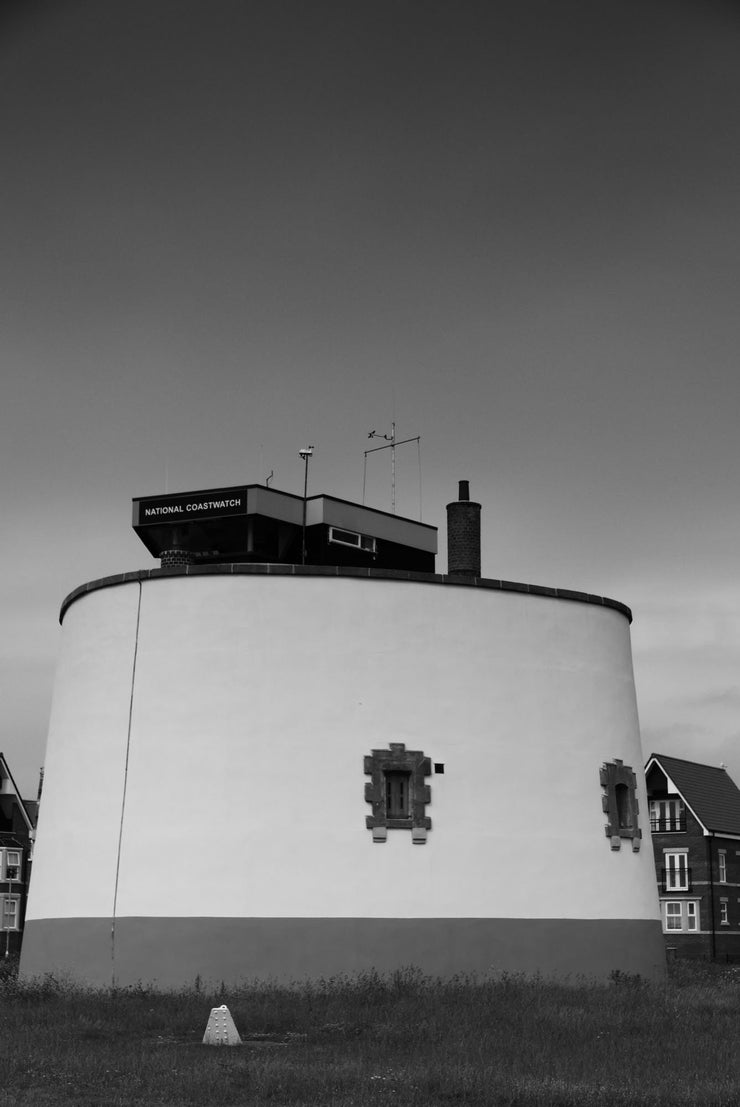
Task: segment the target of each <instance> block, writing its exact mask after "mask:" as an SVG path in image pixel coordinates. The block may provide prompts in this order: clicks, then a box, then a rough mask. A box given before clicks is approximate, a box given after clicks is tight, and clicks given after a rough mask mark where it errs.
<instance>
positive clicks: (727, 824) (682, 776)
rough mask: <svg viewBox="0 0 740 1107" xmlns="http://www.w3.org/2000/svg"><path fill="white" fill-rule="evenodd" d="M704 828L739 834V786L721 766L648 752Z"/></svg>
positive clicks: (718, 832)
mask: <svg viewBox="0 0 740 1107" xmlns="http://www.w3.org/2000/svg"><path fill="white" fill-rule="evenodd" d="M653 760H655V761H657V762H658V764H659V765H660V767H661V768H662V769H663V770H664V771H665V772H666V773H667V774H668V776H669V777H670V778H671V780H672V781H673V783H674V784H675V785H676V788H677V789H678V791H679V792H680V794H681V796H682V797H683V799H684V800H685V802H686V803H687V804H688V806H689V807H690V808H691V810H692V811H693V812H694V814H695V815H696V817H697V818H698V819H699V821H700V822H701V823H703V825H704V826H705V827H706V829H707V830H711V831H714V832H715V833H716V834H722V833H724V834H739V835H740V788H738V787H737V785H736V784H735V782H734V780H732V778H731V777H730V776H728V774H727V772H726V770H725V769H720V768H714V766H713V765H699V764H697V763H696V762H695V761H682V760H681V758H679V757H666V756H665V755H664V754H662V753H652V754H651V755H650V757H649V758H648V762H650V761H653Z"/></svg>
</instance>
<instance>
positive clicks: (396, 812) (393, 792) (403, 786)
mask: <svg viewBox="0 0 740 1107" xmlns="http://www.w3.org/2000/svg"><path fill="white" fill-rule="evenodd" d="M410 795H411V773H404V772H398V771H395V772H394V771H391V772H387V773H386V774H385V810H386V814H387V816H388V818H389V819H408V817H409V815H410V814H411V802H410Z"/></svg>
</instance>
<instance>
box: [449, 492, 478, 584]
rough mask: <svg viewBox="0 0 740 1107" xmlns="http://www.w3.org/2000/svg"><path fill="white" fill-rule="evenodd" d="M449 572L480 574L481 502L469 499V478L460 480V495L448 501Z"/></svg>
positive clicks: (465, 574)
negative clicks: (450, 501) (449, 502)
mask: <svg viewBox="0 0 740 1107" xmlns="http://www.w3.org/2000/svg"><path fill="white" fill-rule="evenodd" d="M447 572H448V573H450V574H456V575H458V576H467V577H479V576H480V504H478V503H475V502H474V501H472V500H471V499H470V486H469V483H468V481H466V480H461V481H459V482H458V498H457V500H453V502H452V503H451V504H448V505H447Z"/></svg>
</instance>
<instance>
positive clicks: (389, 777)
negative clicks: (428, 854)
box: [364, 742, 432, 845]
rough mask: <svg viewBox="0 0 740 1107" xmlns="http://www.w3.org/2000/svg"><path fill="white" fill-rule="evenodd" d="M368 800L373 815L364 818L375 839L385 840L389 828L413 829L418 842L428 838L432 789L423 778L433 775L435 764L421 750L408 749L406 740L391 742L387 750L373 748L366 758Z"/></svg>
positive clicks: (430, 825) (377, 840)
mask: <svg viewBox="0 0 740 1107" xmlns="http://www.w3.org/2000/svg"><path fill="white" fill-rule="evenodd" d="M364 769H365V774H366V775H367V776H369V777H370V781H369V782H368V783H367V784H366V785H365V802H366V803H369V804H371V805H372V814H371V815H368V816H367V818H366V819H365V825H366V827H367V829H368V830H372V832H373V841H374V842H385V841H387V838H388V831H389V830H410V831H411V840H412V842H414V844H416V845H422V844H423V843H424V842H425V841H426V837H427V831H428V830H431V828H432V820H431V819H430V818H429V816H428V815H427V814H426V805H427V804H428V803H430V802H431V798H432V797H431V788H430V787H429V785H428V784H425V783H424V778H425V777H427V776H431V772H432V763H431V761H430V759H429V758H428V757H425V756H424V754H423V753H422V752H421V750H407V749H406V746H405V745H404V744H403V742H391V744H390V745H389V747H388V749H385V750H373V751H372V753H371V754H370V755H369V756H368V757H366V758H365V761H364Z"/></svg>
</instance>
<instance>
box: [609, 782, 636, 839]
mask: <svg viewBox="0 0 740 1107" xmlns="http://www.w3.org/2000/svg"><path fill="white" fill-rule="evenodd" d="M614 798H615V799H616V801H617V820H618V822H619V829H620V830H628V829H629V828H631V826H632V822H633V819H632V805H631V803H630V799H631V797H630V790H629V788H628V787H627V785H626V784H616V785H615V787H614Z"/></svg>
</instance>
